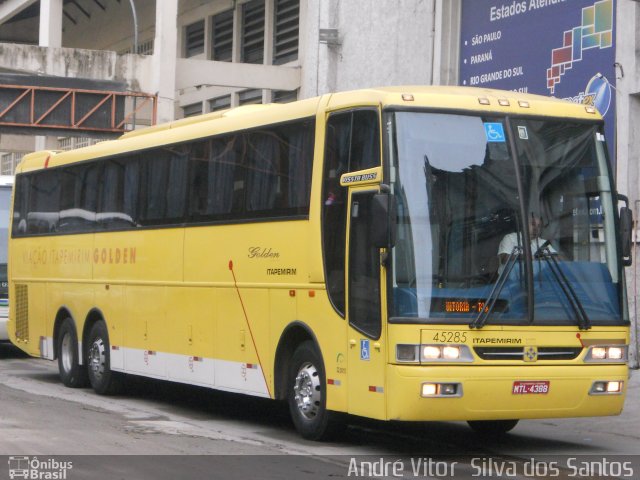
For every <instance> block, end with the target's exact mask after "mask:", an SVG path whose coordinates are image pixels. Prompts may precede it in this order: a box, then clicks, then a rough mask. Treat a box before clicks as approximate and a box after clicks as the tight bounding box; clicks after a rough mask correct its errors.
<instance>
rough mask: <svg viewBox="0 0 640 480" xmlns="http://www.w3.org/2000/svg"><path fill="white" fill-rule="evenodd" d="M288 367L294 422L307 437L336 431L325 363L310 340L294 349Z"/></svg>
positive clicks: (323, 436) (289, 394)
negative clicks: (328, 409) (328, 395)
mask: <svg viewBox="0 0 640 480" xmlns="http://www.w3.org/2000/svg"><path fill="white" fill-rule="evenodd" d="M290 367H291V368H290V371H289V381H288V382H287V400H288V402H289V411H290V413H291V419H292V420H293V424H294V425H295V427H296V429H297V430H298V432H299V433H300V435H302V436H303V437H304V438H306V439H308V440H326V439H327V438H329V437H330V436H332V435H334V434H335V432H336V430H337V426H338V424H337V422H336V421H335V419H333V418H332V413H331V412H328V411H327V407H326V402H327V396H326V380H325V374H324V366H323V363H322V358H321V356H320V353H319V352H318V349H317V348H316V346H315V345H314V343H313V342H311V341H306V342H303V343H301V344H300V345H299V346H298V348H296V350H295V352H294V353H293V356H292V357H291V364H290Z"/></svg>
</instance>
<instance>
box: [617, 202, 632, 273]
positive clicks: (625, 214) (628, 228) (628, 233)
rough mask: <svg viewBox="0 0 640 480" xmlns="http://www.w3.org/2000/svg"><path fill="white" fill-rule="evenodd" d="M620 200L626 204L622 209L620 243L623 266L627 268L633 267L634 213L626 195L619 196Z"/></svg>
mask: <svg viewBox="0 0 640 480" xmlns="http://www.w3.org/2000/svg"><path fill="white" fill-rule="evenodd" d="M618 199H619V200H622V201H623V202H625V204H626V205H625V206H624V207H622V208H620V243H621V254H622V264H623V265H624V266H625V267H628V266H630V265H631V262H632V259H631V248H632V243H631V242H632V236H633V212H632V211H631V209H630V208H629V200H628V199H627V197H625V196H624V195H618Z"/></svg>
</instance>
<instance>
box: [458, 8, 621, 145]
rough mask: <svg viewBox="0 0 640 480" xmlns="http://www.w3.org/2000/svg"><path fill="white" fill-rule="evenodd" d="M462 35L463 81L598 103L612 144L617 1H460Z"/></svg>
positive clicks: (580, 101)
mask: <svg viewBox="0 0 640 480" xmlns="http://www.w3.org/2000/svg"><path fill="white" fill-rule="evenodd" d="M460 40H461V41H460V45H461V47H460V84H461V85H470V86H476V87H487V88H500V89H504V90H515V91H518V92H525V93H535V94H539V95H550V96H554V97H557V98H564V99H568V100H572V101H574V102H578V103H584V104H589V105H594V106H596V107H597V108H598V110H599V111H600V113H601V114H602V115H603V116H604V117H605V125H606V129H605V133H606V136H607V137H608V138H607V139H608V141H609V149H610V153H611V152H612V151H613V150H612V148H613V145H614V141H613V138H614V136H613V132H614V124H615V98H614V94H615V90H614V88H615V66H614V63H615V0H599V1H597V0H463V2H462V20H461V39H460ZM613 158H615V157H613Z"/></svg>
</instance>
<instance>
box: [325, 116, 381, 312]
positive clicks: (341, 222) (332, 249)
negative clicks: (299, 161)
mask: <svg viewBox="0 0 640 480" xmlns="http://www.w3.org/2000/svg"><path fill="white" fill-rule="evenodd" d="M379 165H380V132H379V121H378V112H377V110H372V109H368V110H356V111H349V112H344V113H334V114H332V115H331V116H330V117H329V120H328V121H327V128H326V139H325V157H324V171H323V188H322V202H323V205H322V209H323V216H322V223H323V224H322V228H323V231H322V235H323V237H322V238H323V250H324V262H325V276H326V283H327V291H328V293H329V298H330V299H331V301H332V303H333V305H334V307H335V308H336V310H337V311H338V312H339V313H340V314H342V315H344V310H345V298H344V294H345V284H344V280H345V265H344V263H345V248H346V212H347V189H346V188H344V187H342V186H340V176H341V175H342V174H343V173H346V172H351V171H355V170H363V169H366V168H371V167H376V166H379Z"/></svg>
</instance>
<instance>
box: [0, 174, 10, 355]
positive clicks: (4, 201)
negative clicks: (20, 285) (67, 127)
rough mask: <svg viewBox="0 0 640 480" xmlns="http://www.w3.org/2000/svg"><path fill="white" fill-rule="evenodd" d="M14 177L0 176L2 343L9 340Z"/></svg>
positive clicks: (0, 316) (0, 323) (0, 306)
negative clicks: (9, 265) (8, 279)
mask: <svg viewBox="0 0 640 480" xmlns="http://www.w3.org/2000/svg"><path fill="white" fill-rule="evenodd" d="M12 187H13V176H10V175H0V342H2V341H6V340H9V336H8V335H7V320H8V319H9V288H8V283H7V245H8V240H9V210H10V206H11V188H12Z"/></svg>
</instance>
